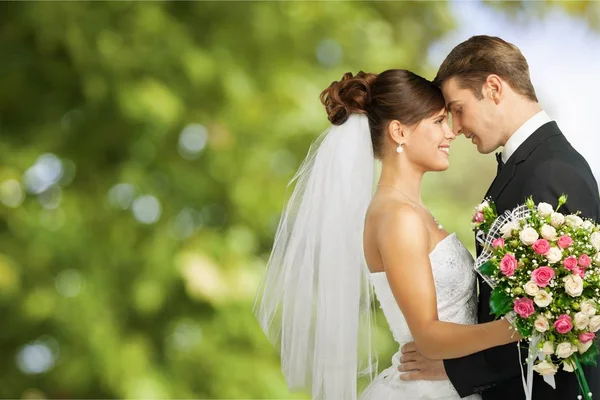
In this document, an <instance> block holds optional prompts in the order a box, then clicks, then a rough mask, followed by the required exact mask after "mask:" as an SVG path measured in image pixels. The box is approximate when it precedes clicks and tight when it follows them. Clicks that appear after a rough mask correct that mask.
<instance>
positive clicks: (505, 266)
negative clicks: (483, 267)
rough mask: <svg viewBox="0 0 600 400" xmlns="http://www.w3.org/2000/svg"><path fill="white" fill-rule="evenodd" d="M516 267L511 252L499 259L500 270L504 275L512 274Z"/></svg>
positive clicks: (515, 260)
mask: <svg viewBox="0 0 600 400" xmlns="http://www.w3.org/2000/svg"><path fill="white" fill-rule="evenodd" d="M516 268H517V259H516V258H515V256H513V255H512V254H510V253H508V254H506V255H505V256H504V257H503V258H502V261H500V271H502V273H503V274H504V275H506V276H513V274H514V273H515V269H516Z"/></svg>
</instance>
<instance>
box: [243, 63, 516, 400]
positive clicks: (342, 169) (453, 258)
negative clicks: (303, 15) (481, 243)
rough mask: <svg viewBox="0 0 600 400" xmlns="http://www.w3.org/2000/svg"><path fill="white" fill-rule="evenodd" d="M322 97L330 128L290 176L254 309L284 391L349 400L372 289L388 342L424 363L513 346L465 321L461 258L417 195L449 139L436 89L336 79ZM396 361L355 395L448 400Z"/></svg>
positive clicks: (401, 80)
mask: <svg viewBox="0 0 600 400" xmlns="http://www.w3.org/2000/svg"><path fill="white" fill-rule="evenodd" d="M321 101H322V103H323V104H324V105H325V108H326V110H327V114H328V119H329V121H330V122H331V123H332V126H331V127H330V128H329V129H328V130H327V131H325V132H324V133H323V134H322V135H321V136H320V137H319V138H318V139H317V140H316V142H315V143H314V144H313V146H312V147H311V149H310V150H309V153H308V156H307V157H306V159H305V160H304V162H303V164H302V165H301V167H300V169H299V170H298V172H297V174H296V176H295V177H294V179H293V180H295V181H296V187H295V190H294V192H293V194H292V196H291V198H290V200H289V202H288V204H287V206H286V208H285V210H284V213H283V214H282V217H281V220H280V223H279V227H278V230H277V234H276V236H275V243H274V246H273V251H272V254H271V257H270V259H269V263H268V266H267V271H266V274H265V277H264V279H263V282H262V284H261V288H260V291H259V293H258V296H257V301H256V304H255V313H256V315H257V318H258V321H259V323H260V325H261V327H262V329H263V331H264V332H265V334H266V335H267V337H268V338H269V340H270V341H271V342H272V343H273V344H274V345H275V346H277V347H278V348H279V349H280V352H281V363H282V370H283V374H284V376H285V378H286V381H287V384H288V386H289V387H290V388H291V389H301V390H305V391H309V392H311V393H312V397H313V399H325V400H338V399H340V400H341V399H343V400H346V399H348V400H355V399H356V398H357V396H358V395H357V389H356V387H357V376H359V375H361V374H367V375H368V376H369V377H373V376H374V375H375V374H376V372H377V364H376V357H375V355H374V352H373V350H372V344H373V340H372V337H371V329H370V328H371V325H372V322H373V321H372V318H371V317H372V315H371V312H372V309H371V308H372V307H371V306H372V304H371V299H372V289H373V288H374V291H375V294H376V295H377V298H378V300H379V303H380V305H381V308H382V309H383V312H384V314H385V317H386V320H387V322H388V325H389V326H390V329H391V331H392V334H393V336H394V339H395V340H396V342H398V344H399V345H400V344H402V343H406V342H409V341H414V342H415V343H416V345H417V347H418V349H419V352H420V353H421V354H423V355H424V356H425V357H427V358H430V359H447V358H457V357H462V356H465V355H468V354H471V353H475V352H478V351H482V350H484V349H487V348H491V347H495V346H498V345H503V344H507V343H510V342H516V341H517V340H519V339H520V336H519V335H518V334H516V333H515V332H514V331H511V330H510V329H509V323H508V322H507V321H506V320H499V321H493V322H490V323H485V324H479V325H477V317H476V315H477V314H476V313H477V312H476V301H477V300H476V293H475V274H474V270H473V259H472V257H471V255H470V253H469V252H468V250H467V249H466V248H465V247H464V245H463V244H462V243H461V242H460V241H459V240H458V238H457V237H456V235H454V234H450V235H449V234H448V233H447V232H446V231H445V230H444V229H443V227H442V226H441V225H440V224H439V222H438V221H437V220H436V219H435V218H434V217H433V216H432V215H431V214H430V213H429V211H428V210H427V208H426V207H425V206H424V205H423V203H422V202H421V199H420V197H421V196H420V191H421V181H422V178H423V175H424V174H425V172H428V171H444V170H446V169H447V168H448V165H449V161H448V154H449V151H450V143H451V142H452V140H453V139H454V138H455V136H454V134H453V132H452V131H451V129H450V128H449V126H448V124H447V121H446V117H447V113H446V110H445V105H444V98H443V96H442V93H441V91H440V90H439V88H437V87H436V86H435V85H434V84H433V83H431V82H430V81H428V80H426V79H424V78H422V77H420V76H418V75H415V74H414V73H412V72H410V71H406V70H399V69H396V70H388V71H385V72H382V73H380V74H378V75H376V74H367V73H363V72H360V73H358V75H356V76H352V74H351V73H346V74H345V75H344V77H343V78H342V80H341V81H339V82H333V83H332V84H331V85H330V86H329V87H328V88H327V89H325V90H324V91H323V93H322V94H321ZM375 159H377V160H379V161H380V162H381V167H382V168H381V175H380V177H379V181H378V184H377V185H376V186H375V166H374V160H375ZM374 189H375V192H374V194H373V191H374ZM398 364H399V352H398V353H396V354H395V355H394V356H393V358H392V365H391V366H390V367H389V368H387V369H386V370H384V371H383V372H381V373H380V374H379V375H377V376H376V377H375V379H374V380H373V381H372V382H371V383H370V385H369V386H368V387H367V388H366V389H365V390H364V392H362V394H361V395H360V398H361V399H365V400H371V399H372V400H388V399H389V400H392V399H394V400H398V399H406V400H409V399H410V400H414V399H459V398H460V397H459V395H458V394H457V392H456V391H455V390H454V388H453V387H452V385H451V383H450V382H449V381H447V380H446V381H401V380H400V378H399V375H400V373H399V372H398V370H397V367H398ZM479 398H480V397H479V396H478V395H474V396H470V397H468V399H479Z"/></svg>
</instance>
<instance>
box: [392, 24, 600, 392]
mask: <svg viewBox="0 0 600 400" xmlns="http://www.w3.org/2000/svg"><path fill="white" fill-rule="evenodd" d="M435 82H436V83H437V84H438V85H440V87H441V88H442V91H443V93H444V98H445V99H446V105H447V109H448V111H449V112H451V114H452V125H453V130H454V132H455V133H456V134H457V135H460V134H463V135H465V137H466V138H467V139H470V140H471V142H472V143H473V144H474V145H476V146H477V150H478V151H479V152H480V153H483V154H489V153H491V152H493V151H495V150H496V149H498V148H499V147H500V146H502V147H503V150H502V153H498V154H496V158H497V161H498V173H497V175H496V178H495V179H494V181H493V182H492V183H491V185H490V188H489V189H488V191H487V193H486V195H485V197H486V198H487V197H489V198H491V199H492V201H494V202H495V203H496V206H497V208H498V214H499V215H500V214H502V213H504V212H505V211H506V210H510V209H512V208H514V207H516V206H518V205H519V204H522V203H523V202H524V201H525V199H526V198H527V197H529V196H533V200H534V201H535V202H536V203H537V202H540V201H544V202H547V203H551V204H553V205H554V206H556V203H557V199H558V197H559V196H560V195H561V194H563V193H564V194H566V195H568V202H567V204H566V205H565V206H563V208H561V211H562V212H563V213H573V212H575V211H577V210H579V211H581V216H582V217H588V218H593V219H595V220H596V221H600V200H599V194H598V185H597V183H596V181H595V179H594V176H593V175H592V172H591V170H590V167H589V165H588V164H587V162H586V161H585V160H584V158H583V157H582V156H581V155H580V154H579V153H578V152H577V151H576V150H575V149H574V148H573V147H571V145H570V144H569V142H568V141H567V139H566V138H565V137H564V136H563V134H562V133H561V131H560V129H559V128H558V126H557V124H556V122H554V121H552V120H551V118H550V117H549V116H548V114H546V112H545V111H543V110H542V108H541V107H540V105H539V103H538V99H537V96H536V94H535V90H534V88H533V85H532V84H531V80H530V78H529V66H528V65H527V61H526V60H525V57H523V55H522V54H521V52H520V51H519V49H518V48H517V47H516V46H514V45H512V44H510V43H507V42H505V41H504V40H502V39H500V38H497V37H490V36H474V37H472V38H470V39H469V40H467V41H465V42H463V43H461V44H459V45H458V46H456V47H455V48H454V49H453V50H452V51H451V52H450V54H449V55H448V57H446V59H445V60H444V62H443V63H442V65H441V66H440V69H439V71H438V74H437V76H436V78H435ZM588 134H589V133H588ZM480 251H481V249H480V248H479V246H478V248H477V254H478V255H479V253H480ZM478 283H479V291H480V293H479V305H478V318H479V322H480V323H483V322H488V321H491V320H493V319H494V317H493V316H492V315H490V307H489V301H490V292H491V289H490V287H489V286H488V285H487V284H486V283H485V282H483V281H482V280H481V279H479V282H478ZM521 348H522V350H521V354H522V355H523V360H524V357H525V356H526V354H527V352H528V351H527V348H526V344H525V342H522V343H521ZM402 353H403V354H402V358H401V365H400V367H399V370H400V371H401V372H404V373H403V374H402V375H401V379H402V380H438V379H450V381H451V382H452V384H453V385H454V387H455V388H456V390H457V391H458V393H459V394H460V396H461V397H466V396H468V395H471V394H475V393H480V394H481V395H482V397H483V399H484V400H519V399H525V393H524V390H523V384H522V379H521V367H520V365H519V362H520V361H519V353H518V350H517V346H516V345H515V344H514V343H513V344H509V345H505V346H499V347H496V348H492V349H489V350H485V351H482V352H479V353H475V354H472V355H470V356H466V357H462V358H458V359H451V360H444V361H432V360H427V359H425V358H424V357H422V356H421V355H420V354H419V352H418V351H417V349H416V346H415V345H414V343H409V344H407V345H405V346H403V347H402ZM523 360H522V361H523ZM524 368H525V367H524ZM409 371H410V372H409ZM584 372H585V375H586V377H587V380H588V383H589V387H590V390H591V391H592V392H593V394H594V398H596V397H598V398H600V368H593V367H584ZM555 380H556V390H553V389H552V388H551V387H550V386H549V385H548V384H546V383H545V382H544V380H543V379H542V377H541V376H539V374H537V373H534V386H533V398H534V399H535V400H542V399H543V400H570V399H577V395H578V394H579V387H578V383H577V378H576V377H575V374H573V373H567V372H565V371H563V370H562V367H561V368H560V371H559V372H558V373H557V374H556V375H555Z"/></svg>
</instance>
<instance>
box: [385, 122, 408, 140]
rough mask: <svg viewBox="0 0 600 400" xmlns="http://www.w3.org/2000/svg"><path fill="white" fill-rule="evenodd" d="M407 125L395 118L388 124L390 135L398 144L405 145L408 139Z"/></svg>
mask: <svg viewBox="0 0 600 400" xmlns="http://www.w3.org/2000/svg"><path fill="white" fill-rule="evenodd" d="M407 134H408V132H407V130H406V127H405V126H404V125H403V124H402V123H401V122H400V121H398V120H393V121H392V122H390V123H389V125H388V136H389V137H390V139H392V141H393V142H394V143H395V144H396V146H400V145H404V144H405V143H406V141H407V139H408V137H407Z"/></svg>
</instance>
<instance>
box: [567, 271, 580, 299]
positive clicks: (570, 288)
mask: <svg viewBox="0 0 600 400" xmlns="http://www.w3.org/2000/svg"><path fill="white" fill-rule="evenodd" d="M563 281H564V282H565V291H566V292H567V294H568V295H569V296H571V297H578V296H581V293H583V279H581V277H580V276H579V275H569V276H566V277H564V278H563Z"/></svg>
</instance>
